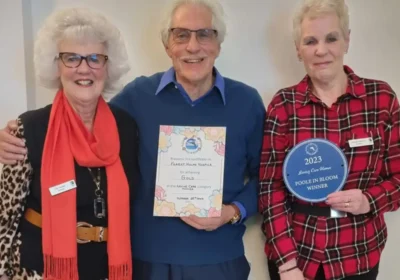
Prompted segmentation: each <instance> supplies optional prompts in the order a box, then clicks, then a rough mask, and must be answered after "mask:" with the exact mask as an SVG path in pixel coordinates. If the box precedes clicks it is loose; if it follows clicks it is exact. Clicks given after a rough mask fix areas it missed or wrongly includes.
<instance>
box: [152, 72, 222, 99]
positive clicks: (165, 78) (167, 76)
mask: <svg viewBox="0 0 400 280" xmlns="http://www.w3.org/2000/svg"><path fill="white" fill-rule="evenodd" d="M213 74H214V75H215V81H214V86H213V87H212V88H214V87H215V88H217V89H218V91H219V93H220V94H221V98H222V101H223V102H224V105H225V104H226V100H225V80H224V77H222V76H221V74H220V73H219V72H218V70H217V69H216V68H215V67H214V68H213ZM171 83H173V84H175V85H177V84H178V82H177V81H176V78H175V69H174V68H173V67H171V68H170V69H168V71H166V72H164V74H163V75H162V77H161V80H160V84H159V85H158V88H157V90H156V95H158V94H159V93H160V92H161V91H162V90H163V89H165V87H167V86H168V85H169V84H171Z"/></svg>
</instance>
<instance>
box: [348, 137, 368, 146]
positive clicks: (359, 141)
mask: <svg viewBox="0 0 400 280" xmlns="http://www.w3.org/2000/svg"><path fill="white" fill-rule="evenodd" d="M373 144H374V141H373V140H372V137H367V138H360V139H351V140H349V146H350V148H357V147H363V146H372V145H373Z"/></svg>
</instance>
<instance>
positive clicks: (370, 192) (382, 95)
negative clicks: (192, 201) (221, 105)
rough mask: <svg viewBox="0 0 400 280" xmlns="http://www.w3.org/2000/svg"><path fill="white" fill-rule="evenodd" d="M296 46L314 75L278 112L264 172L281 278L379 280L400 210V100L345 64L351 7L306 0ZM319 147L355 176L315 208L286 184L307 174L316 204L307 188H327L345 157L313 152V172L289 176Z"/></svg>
mask: <svg viewBox="0 0 400 280" xmlns="http://www.w3.org/2000/svg"><path fill="white" fill-rule="evenodd" d="M294 39H295V46H296V49H297V55H298V58H299V60H300V61H302V62H303V64H304V67H305V69H306V72H307V75H306V76H305V77H304V78H303V79H302V80H301V81H300V83H298V84H297V85H294V86H291V87H288V88H284V89H281V90H279V91H278V93H277V94H276V95H275V96H274V97H273V99H272V101H271V103H270V104H269V106H268V110H267V118H266V122H265V129H264V147H263V153H262V159H261V168H260V196H259V208H260V212H261V213H262V214H263V216H264V220H263V227H262V228H263V231H264V233H265V235H266V237H267V242H266V245H265V252H266V254H267V256H268V259H269V271H270V276H271V279H272V280H278V279H281V280H304V279H305V278H306V279H318V280H325V279H326V280H339V279H346V280H350V279H352V280H356V279H359V280H361V279H362V280H375V279H376V278H377V275H378V268H379V262H380V256H381V254H382V251H383V250H384V247H385V243H386V240H387V229H386V224H385V219H384V213H386V212H388V211H395V210H397V209H398V208H399V206H400V183H399V182H400V107H399V102H398V99H397V97H396V94H395V93H394V91H393V89H392V88H391V87H390V86H389V85H388V84H387V83H385V82H383V81H378V80H374V79H368V78H362V77H359V76H358V75H357V74H355V73H354V71H353V70H352V69H351V68H350V67H348V66H346V65H344V63H343V59H344V56H345V54H346V53H347V51H348V48H349V41H350V30H349V15H348V8H347V6H346V4H345V2H344V0H305V1H304V2H303V4H302V5H301V6H300V9H299V12H298V13H297V16H296V17H295V19H294ZM314 138H322V139H323V141H325V140H329V141H330V142H331V143H332V147H335V146H336V147H338V149H337V150H338V151H339V152H340V151H342V152H343V157H342V158H343V159H344V160H343V162H342V164H343V166H344V167H345V166H348V168H346V167H345V168H342V169H343V170H344V171H343V174H344V175H343V176H342V178H344V179H345V180H344V183H345V184H344V186H343V189H341V190H339V189H340V187H339V188H338V189H336V187H335V189H334V190H332V191H333V193H332V192H331V191H329V192H327V193H326V194H324V196H322V197H321V199H320V200H315V201H310V200H308V201H306V200H307V199H303V198H304V195H303V196H301V195H299V193H298V191H297V189H296V187H294V186H291V187H290V183H287V182H289V181H288V180H287V179H286V180H284V176H293V175H291V174H294V176H296V175H297V174H298V175H299V177H298V179H297V180H299V182H306V183H304V185H303V186H301V188H302V190H305V189H306V188H307V189H310V190H312V191H310V194H311V195H312V193H313V192H315V191H314V190H315V188H313V186H312V184H309V185H307V181H310V182H311V181H312V183H314V184H313V185H314V187H317V188H318V189H319V188H320V187H322V188H326V187H327V186H328V184H325V183H326V182H327V181H326V180H325V179H324V178H328V176H326V175H324V174H326V173H325V172H328V171H326V170H329V168H332V166H333V167H335V166H336V165H337V166H340V164H341V162H340V161H337V164H336V165H335V164H333V163H334V157H333V155H334V154H335V153H330V154H329V156H327V157H325V156H323V153H320V154H315V152H316V150H314V151H313V153H311V152H310V151H309V154H312V155H314V154H315V155H316V156H315V160H314V158H312V160H313V161H311V165H308V167H307V166H305V165H304V166H303V167H304V169H301V172H298V173H296V172H292V171H291V174H289V175H287V174H288V173H289V172H284V171H283V170H284V162H285V164H286V163H288V161H285V160H287V158H286V157H287V156H288V155H289V152H290V153H291V152H292V151H293V150H295V149H293V148H294V147H295V146H296V145H297V144H299V143H300V142H303V141H306V140H310V139H314ZM311 141H313V140H311ZM306 143H307V142H306ZM311 143H313V142H311ZM299 147H300V146H299ZM317 147H318V146H317ZM302 150H303V149H302ZM291 154H293V153H291ZM338 154H340V153H338ZM301 162H303V159H302V160H301ZM306 164H307V163H306ZM299 165H300V166H302V165H301V163H300V164H299ZM320 167H323V168H320ZM328 167H329V168H328ZM318 168H319V169H318ZM307 172H308V173H307ZM313 172H314V173H315V174H317V176H316V177H313V175H312V174H313ZM341 172H342V171H339V170H337V173H334V174H336V176H337V177H338V178H339V176H338V175H337V174H340V173H341ZM304 174H311V175H304ZM300 175H301V176H300ZM324 176H326V177H324ZM346 176H347V179H346ZM286 178H287V177H286ZM321 178H322V180H321ZM332 178H333V177H332ZM311 179H312V180H311ZM301 180H303V181H301ZM315 182H317V183H315ZM318 182H325V183H318ZM287 184H288V185H287ZM297 188H298V187H297ZM289 190H291V191H289ZM302 194H304V192H303V193H302ZM313 202H314V203H313Z"/></svg>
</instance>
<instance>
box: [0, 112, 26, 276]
mask: <svg viewBox="0 0 400 280" xmlns="http://www.w3.org/2000/svg"><path fill="white" fill-rule="evenodd" d="M13 134H14V135H15V136H17V137H19V138H22V139H23V138H24V127H23V124H22V122H21V120H20V119H18V129H17V130H16V131H15V132H14V133H13ZM32 172H33V170H32V166H31V164H30V163H29V161H28V157H27V156H25V158H24V159H23V160H21V161H18V162H17V163H16V164H13V165H4V166H3V171H2V174H1V179H0V277H1V276H2V275H4V274H6V275H11V274H12V271H11V263H10V259H11V254H12V250H11V248H12V244H13V240H14V238H15V236H16V234H17V229H18V224H19V222H20V220H21V217H22V215H23V213H24V208H25V203H26V198H27V196H28V195H29V184H30V182H31V178H32V176H31V175H32Z"/></svg>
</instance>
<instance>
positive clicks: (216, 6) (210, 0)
mask: <svg viewBox="0 0 400 280" xmlns="http://www.w3.org/2000/svg"><path fill="white" fill-rule="evenodd" d="M186 4H190V5H202V6H204V7H206V8H208V9H209V10H210V12H211V13H212V28H214V29H215V30H217V32H218V36H217V39H218V42H219V43H220V44H222V42H223V41H224V39H225V35H226V23H225V20H224V9H223V8H222V5H221V4H220V3H219V1H217V0H175V1H174V2H172V4H171V5H170V6H169V7H168V8H167V9H166V13H165V15H164V19H163V21H162V23H163V25H162V28H161V40H162V42H163V44H164V46H166V45H167V44H168V39H169V29H170V28H171V27H172V26H171V24H172V18H173V16H174V14H175V12H176V10H177V9H178V8H179V7H181V6H183V5H186Z"/></svg>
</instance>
